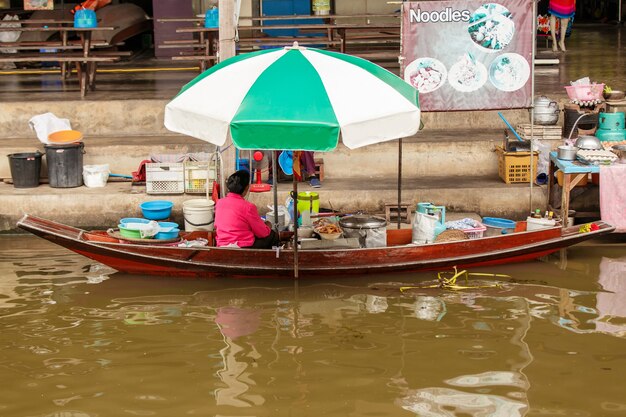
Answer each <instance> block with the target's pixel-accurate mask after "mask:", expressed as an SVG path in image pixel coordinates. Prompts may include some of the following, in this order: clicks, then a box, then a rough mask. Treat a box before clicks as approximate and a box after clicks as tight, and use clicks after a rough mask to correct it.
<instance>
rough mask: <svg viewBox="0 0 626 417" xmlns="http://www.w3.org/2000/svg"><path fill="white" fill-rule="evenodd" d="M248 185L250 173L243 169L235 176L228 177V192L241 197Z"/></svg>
mask: <svg viewBox="0 0 626 417" xmlns="http://www.w3.org/2000/svg"><path fill="white" fill-rule="evenodd" d="M248 185H250V173H249V172H248V171H245V170H243V169H240V170H239V171H236V172H235V173H234V174H233V175H231V176H230V177H228V180H227V181H226V188H228V191H230V192H231V193H235V194H239V195H242V194H243V192H244V190H245V189H246V187H247V186H248Z"/></svg>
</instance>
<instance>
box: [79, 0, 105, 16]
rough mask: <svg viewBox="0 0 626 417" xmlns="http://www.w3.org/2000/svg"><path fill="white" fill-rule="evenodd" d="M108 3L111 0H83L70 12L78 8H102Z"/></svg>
mask: <svg viewBox="0 0 626 417" xmlns="http://www.w3.org/2000/svg"><path fill="white" fill-rule="evenodd" d="M109 3H111V0H85V1H84V2H82V3H79V4H77V5H76V7H74V8H73V9H72V10H71V12H72V14H74V13H76V12H77V11H79V10H80V9H91V10H94V11H95V10H98V9H101V8H103V7H104V6H106V5H107V4H109Z"/></svg>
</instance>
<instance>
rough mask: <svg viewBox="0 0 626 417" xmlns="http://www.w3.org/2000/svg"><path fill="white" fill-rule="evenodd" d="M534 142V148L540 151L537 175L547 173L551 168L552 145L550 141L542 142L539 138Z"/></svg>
mask: <svg viewBox="0 0 626 417" xmlns="http://www.w3.org/2000/svg"><path fill="white" fill-rule="evenodd" d="M533 142H534V143H533V149H534V150H535V151H539V159H538V160H537V172H535V176H536V175H539V174H542V173H543V174H547V173H548V169H549V168H550V151H552V146H551V145H550V144H549V143H544V142H541V141H540V140H539V139H535V140H534V141H533Z"/></svg>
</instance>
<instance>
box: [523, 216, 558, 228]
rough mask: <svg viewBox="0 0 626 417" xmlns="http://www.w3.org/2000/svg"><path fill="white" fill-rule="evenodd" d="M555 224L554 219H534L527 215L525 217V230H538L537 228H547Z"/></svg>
mask: <svg viewBox="0 0 626 417" xmlns="http://www.w3.org/2000/svg"><path fill="white" fill-rule="evenodd" d="M555 225H556V220H554V219H552V220H548V219H543V218H542V219H536V218H534V217H528V218H527V219H526V230H538V229H547V228H550V227H554V226H555Z"/></svg>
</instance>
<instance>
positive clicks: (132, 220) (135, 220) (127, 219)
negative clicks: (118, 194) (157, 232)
mask: <svg viewBox="0 0 626 417" xmlns="http://www.w3.org/2000/svg"><path fill="white" fill-rule="evenodd" d="M126 223H143V224H148V223H150V220H148V219H142V218H141V217H124V218H123V219H120V224H126Z"/></svg>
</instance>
